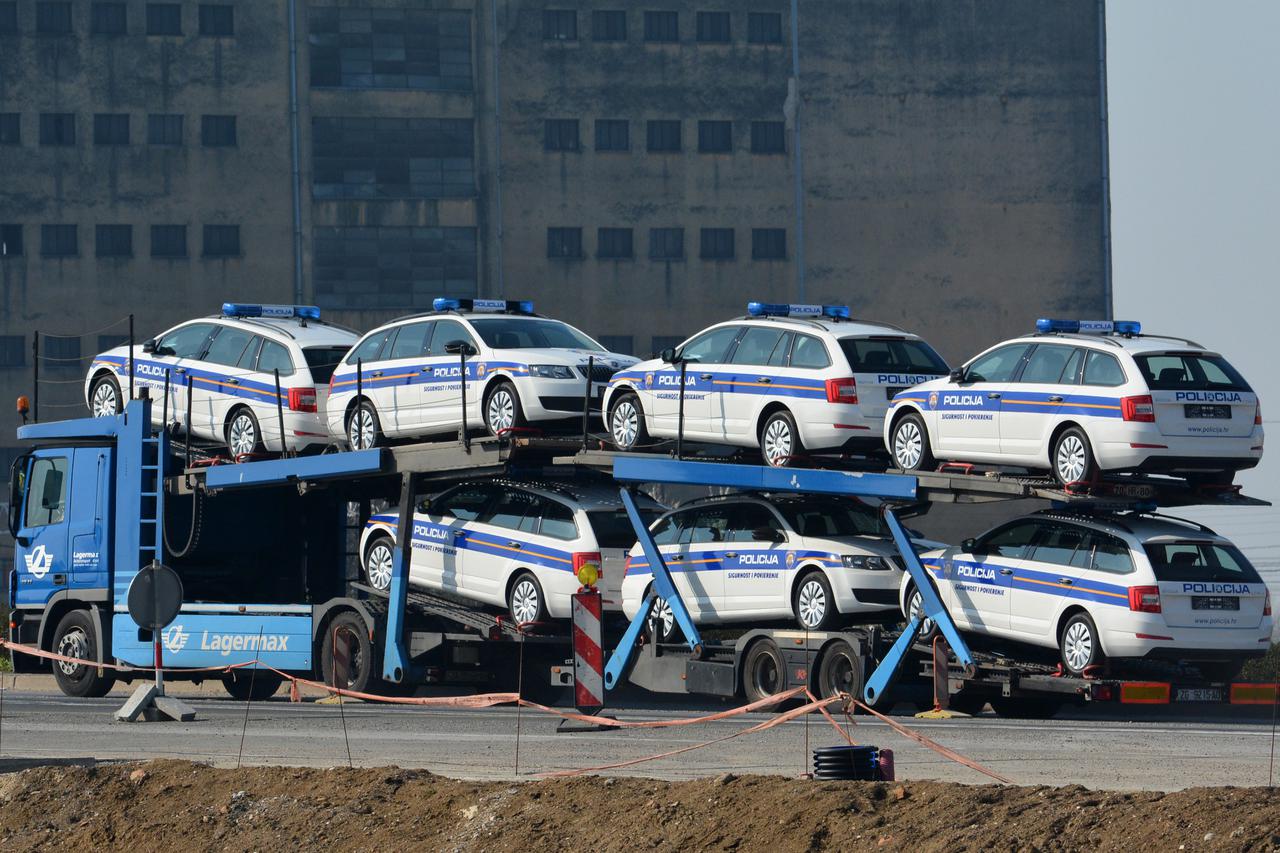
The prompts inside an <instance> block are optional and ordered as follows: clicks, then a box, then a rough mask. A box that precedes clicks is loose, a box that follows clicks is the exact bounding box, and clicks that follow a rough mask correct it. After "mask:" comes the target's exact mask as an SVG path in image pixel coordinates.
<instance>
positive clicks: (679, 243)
mask: <svg viewBox="0 0 1280 853" xmlns="http://www.w3.org/2000/svg"><path fill="white" fill-rule="evenodd" d="M649 258H650V260H654V261H682V260H684V229H683V228H650V229H649Z"/></svg>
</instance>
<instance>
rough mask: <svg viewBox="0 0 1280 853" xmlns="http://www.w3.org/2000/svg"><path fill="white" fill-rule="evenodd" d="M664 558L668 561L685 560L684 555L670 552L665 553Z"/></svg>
mask: <svg viewBox="0 0 1280 853" xmlns="http://www.w3.org/2000/svg"><path fill="white" fill-rule="evenodd" d="M663 559H664V560H667V561H668V562H673V563H678V562H680V561H681V560H683V559H684V557H681V556H680V555H679V554H670V555H664V556H663Z"/></svg>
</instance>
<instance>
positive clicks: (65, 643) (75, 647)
mask: <svg viewBox="0 0 1280 853" xmlns="http://www.w3.org/2000/svg"><path fill="white" fill-rule="evenodd" d="M98 642H99V640H98V637H97V636H95V631H94V627H93V620H92V619H91V618H89V611H87V610H70V611H68V612H67V613H66V615H64V616H63V617H62V619H61V620H60V621H59V622H58V627H57V628H55V629H54V632H53V649H52V650H53V651H54V652H55V653H57V654H60V655H63V656H65V657H70V658H79V659H81V660H96V659H97V657H98ZM98 672H99V670H98V668H97V667H92V666H85V665H84V664H79V663H76V664H72V663H65V662H62V661H53V679H54V681H56V682H57V683H58V689H59V690H61V691H62V692H63V693H65V694H66V695H68V696H75V697H77V698H79V699H97V698H99V697H102V696H106V695H107V693H109V692H110V691H111V687H112V685H114V684H115V682H116V678H115V676H114V675H112V674H111V673H110V672H109V671H107V670H103V673H104V674H102V675H99V674H98Z"/></svg>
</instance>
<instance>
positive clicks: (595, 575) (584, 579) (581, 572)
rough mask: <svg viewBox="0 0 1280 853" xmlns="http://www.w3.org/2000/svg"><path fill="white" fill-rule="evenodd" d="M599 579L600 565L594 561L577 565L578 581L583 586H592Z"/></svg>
mask: <svg viewBox="0 0 1280 853" xmlns="http://www.w3.org/2000/svg"><path fill="white" fill-rule="evenodd" d="M598 580H600V567H599V566H597V565H596V564H595V563H583V564H582V565H580V566H578V583H580V584H582V585H583V586H585V587H588V588H590V587H594V586H595V585H596V581H598Z"/></svg>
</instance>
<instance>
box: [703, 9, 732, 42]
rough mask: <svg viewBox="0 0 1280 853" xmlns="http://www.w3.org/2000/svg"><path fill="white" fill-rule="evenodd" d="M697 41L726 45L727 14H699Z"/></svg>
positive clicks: (727, 35)
mask: <svg viewBox="0 0 1280 853" xmlns="http://www.w3.org/2000/svg"><path fill="white" fill-rule="evenodd" d="M698 41H700V42H703V43H713V44H726V43H728V41H729V13H728V12H699V13H698Z"/></svg>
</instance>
